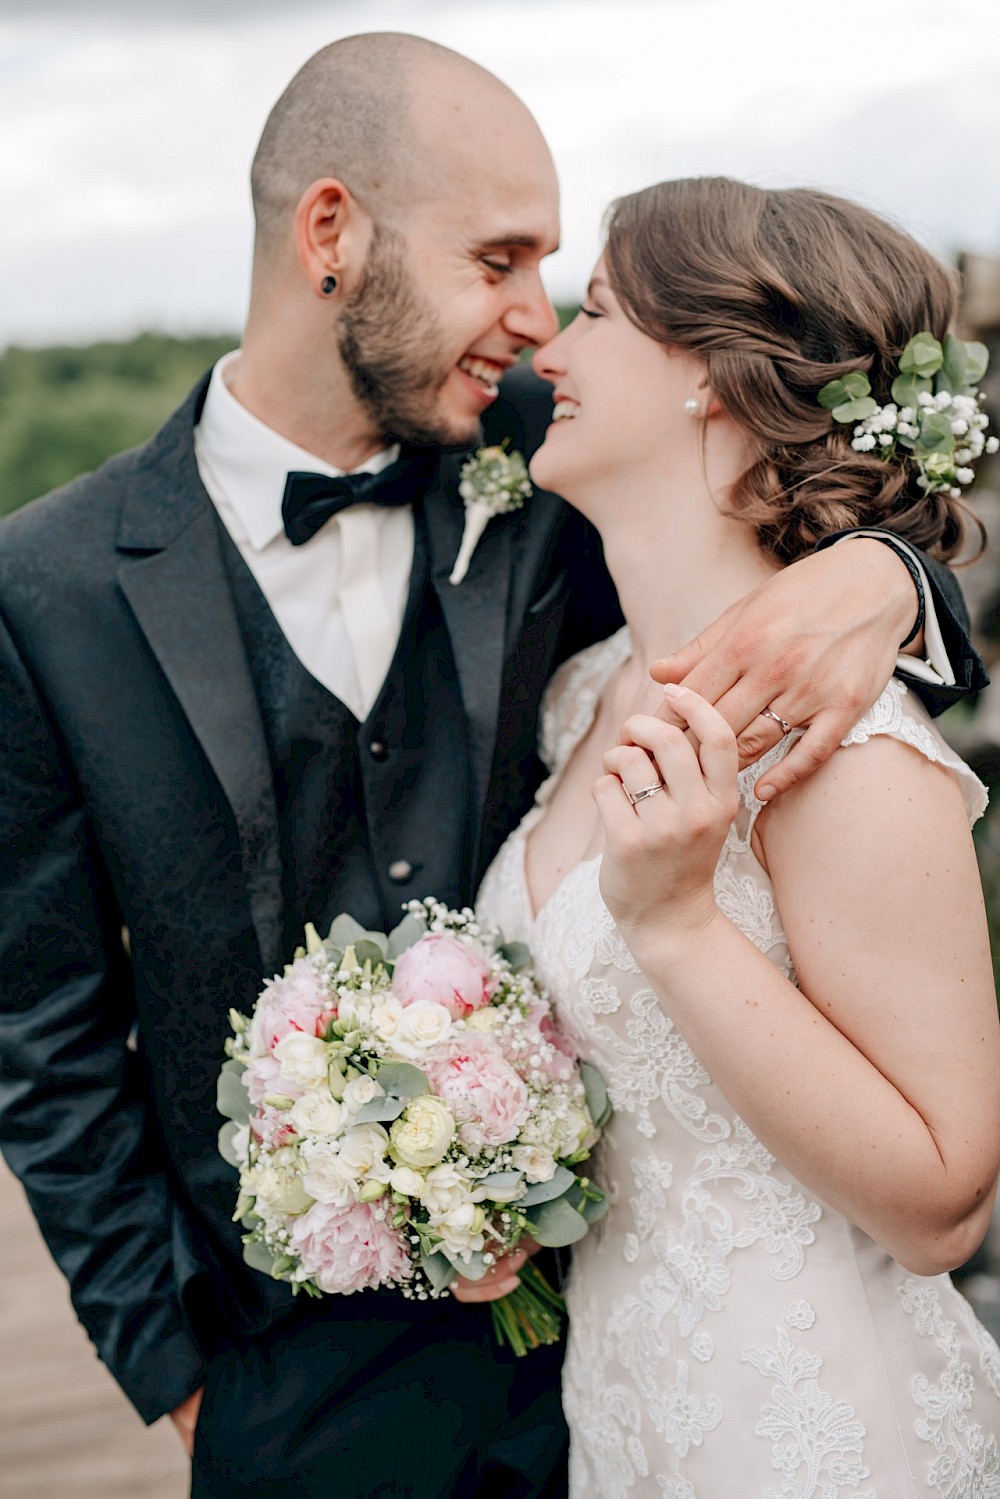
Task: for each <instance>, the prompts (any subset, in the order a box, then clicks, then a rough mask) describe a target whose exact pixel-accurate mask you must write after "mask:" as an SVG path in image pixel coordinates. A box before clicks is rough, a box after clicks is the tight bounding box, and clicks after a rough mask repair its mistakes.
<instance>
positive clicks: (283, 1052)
mask: <svg viewBox="0 0 1000 1499" xmlns="http://www.w3.org/2000/svg"><path fill="white" fill-rule="evenodd" d="M274 1055H275V1056H276V1057H277V1059H278V1061H279V1062H280V1063H281V1071H282V1073H283V1075H284V1076H285V1077H286V1078H287V1079H288V1081H289V1082H291V1083H296V1084H297V1085H298V1086H299V1087H301V1088H318V1087H320V1085H321V1084H322V1083H325V1082H326V1076H327V1070H328V1068H329V1062H330V1057H329V1051H328V1048H327V1045H326V1042H325V1041H321V1040H320V1039H319V1037H318V1036H307V1035H306V1034H305V1033H304V1032H303V1031H289V1033H288V1035H287V1036H282V1038H281V1040H280V1041H279V1042H278V1044H277V1046H276V1047H275V1048H274Z"/></svg>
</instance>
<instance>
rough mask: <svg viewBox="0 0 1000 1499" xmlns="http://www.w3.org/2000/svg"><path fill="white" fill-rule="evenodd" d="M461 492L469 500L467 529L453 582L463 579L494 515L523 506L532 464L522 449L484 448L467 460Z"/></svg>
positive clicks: (466, 512) (466, 519) (459, 581)
mask: <svg viewBox="0 0 1000 1499" xmlns="http://www.w3.org/2000/svg"><path fill="white" fill-rule="evenodd" d="M458 492H459V494H460V495H461V496H462V499H463V501H464V502H465V530H464V531H463V532H462V545H461V546H460V547H459V549H458V556H457V557H456V558H455V566H454V567H453V568H452V570H451V576H450V577H449V579H448V581H449V583H461V581H462V579H463V578H464V577H465V575H466V573H467V572H468V571H469V563H470V562H471V561H472V554H473V552H474V551H475V550H476V547H477V546H478V544H479V538H480V537H481V536H482V534H483V532H484V531H485V530H486V527H487V526H488V525H489V523H490V521H491V520H492V519H493V517H494V516H495V515H504V514H506V512H507V511H508V510H520V508H521V506H522V505H523V504H524V502H525V500H526V499H527V498H528V496H529V495H530V494H531V480H530V479H529V478H528V466H527V464H526V463H525V461H524V459H523V458H522V457H521V454H520V453H508V452H507V451H506V450H505V448H503V447H493V448H480V449H479V450H478V452H475V453H473V455H472V457H471V458H468V459H466V461H465V463H463V465H462V472H461V474H460V476H459V485H458Z"/></svg>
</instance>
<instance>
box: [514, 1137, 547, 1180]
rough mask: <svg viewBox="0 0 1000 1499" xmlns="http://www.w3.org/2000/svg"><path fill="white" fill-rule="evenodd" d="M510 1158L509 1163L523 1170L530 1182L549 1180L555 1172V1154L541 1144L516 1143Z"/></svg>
mask: <svg viewBox="0 0 1000 1499" xmlns="http://www.w3.org/2000/svg"><path fill="white" fill-rule="evenodd" d="M510 1159H511V1165H512V1166H514V1167H515V1169H516V1170H518V1171H523V1172H524V1174H525V1176H526V1177H527V1179H528V1181H530V1182H547V1181H551V1180H552V1178H553V1177H554V1176H555V1174H556V1160H555V1156H554V1155H553V1154H552V1152H551V1151H550V1150H546V1149H545V1147H544V1146H543V1145H518V1146H517V1148H516V1149H515V1150H513V1151H512V1152H511V1157H510Z"/></svg>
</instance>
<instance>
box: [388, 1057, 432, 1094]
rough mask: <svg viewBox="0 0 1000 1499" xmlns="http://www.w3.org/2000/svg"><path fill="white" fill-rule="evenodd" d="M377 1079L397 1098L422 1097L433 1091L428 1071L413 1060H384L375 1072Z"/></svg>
mask: <svg viewBox="0 0 1000 1499" xmlns="http://www.w3.org/2000/svg"><path fill="white" fill-rule="evenodd" d="M375 1081H376V1082H377V1083H378V1084H379V1086H380V1087H382V1088H384V1089H385V1091H386V1092H387V1093H393V1094H395V1096H396V1097H397V1098H420V1097H422V1095H423V1094H424V1093H429V1092H430V1091H431V1085H430V1083H429V1082H428V1080H427V1075H426V1073H423V1072H421V1070H420V1068H419V1067H414V1066H413V1064H412V1063H411V1062H383V1064H382V1066H381V1067H380V1068H379V1069H378V1071H377V1072H376V1073H375Z"/></svg>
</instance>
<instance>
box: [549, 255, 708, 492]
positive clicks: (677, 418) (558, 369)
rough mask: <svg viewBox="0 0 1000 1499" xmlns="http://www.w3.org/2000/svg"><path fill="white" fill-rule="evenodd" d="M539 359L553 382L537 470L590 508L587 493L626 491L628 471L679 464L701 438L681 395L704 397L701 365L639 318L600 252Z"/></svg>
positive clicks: (555, 487)
mask: <svg viewBox="0 0 1000 1499" xmlns="http://www.w3.org/2000/svg"><path fill="white" fill-rule="evenodd" d="M533 363H534V367H535V370H536V372H537V373H538V374H539V375H541V376H542V377H543V379H545V380H550V381H551V382H552V384H553V386H554V387H555V391H554V394H555V410H554V413H553V420H552V424H551V426H550V427H549V429H548V432H547V433H546V436H545V441H544V443H543V444H542V446H541V447H540V448H539V449H538V452H537V453H536V454H535V455H534V457H533V458H532V460H531V465H530V466H531V477H532V479H533V480H534V481H535V483H536V484H537V485H539V486H540V487H541V488H543V489H551V490H554V491H555V492H556V493H557V494H561V495H564V496H565V497H566V498H567V499H568V500H570V501H571V503H573V504H574V505H577V506H578V508H580V509H582V510H584V511H585V512H586V513H588V514H592V511H593V507H592V506H591V505H590V504H588V502H587V501H588V496H589V495H590V493H591V492H593V491H595V490H596V491H598V492H601V491H602V490H603V489H604V488H605V487H606V485H607V482H608V480H613V481H614V483H615V490H616V492H617V493H620V492H621V490H620V486H621V484H622V483H623V481H625V480H627V478H628V477H629V475H630V474H635V475H636V476H637V477H638V471H639V470H640V469H643V468H649V467H650V465H654V466H660V465H662V464H663V463H666V464H667V465H668V466H669V467H671V468H673V467H675V466H676V464H677V462H678V459H679V457H680V456H681V450H683V451H684V452H686V451H687V449H688V447H689V445H692V446H694V445H697V442H698V435H699V429H700V427H701V423H700V422H698V421H693V420H692V414H691V412H690V411H689V410H686V408H685V402H687V401H690V400H692V399H693V400H697V401H698V402H699V407H700V406H701V405H703V404H704V403H705V400H706V395H707V392H706V390H705V387H704V367H703V366H702V365H701V364H700V363H699V361H697V360H696V359H695V358H693V357H692V356H690V355H688V354H686V353H684V352H681V351H679V350H671V349H668V348H665V347H664V345H663V344H661V343H657V342H656V340H655V339H653V338H650V337H649V336H648V335H647V334H645V333H643V332H641V330H640V329H639V328H637V327H636V325H635V324H634V323H633V322H632V321H631V319H630V318H629V317H627V316H626V314H625V312H624V310H623V308H622V307H621V305H620V304H619V302H618V300H617V298H616V297H615V295H614V293H613V292H612V290H611V287H610V284H609V281H608V276H607V270H606V267H605V263H604V258H603V256H602V258H601V259H600V260H599V261H598V262H597V265H596V267H595V269H594V274H593V277H592V279H591V282H590V286H589V287H588V288H587V295H586V298H585V299H584V303H583V307H582V310H581V311H580V313H579V314H578V315H577V317H576V318H575V319H574V320H573V322H572V323H570V325H569V327H568V328H565V329H564V330H563V331H562V333H560V334H558V335H557V336H556V337H555V338H554V339H552V341H551V342H550V343H547V344H545V345H544V347H543V348H541V349H539V350H538V352H537V353H536V354H535V357H534V360H533ZM661 471H662V470H661ZM592 518H595V519H596V516H594V515H593V514H592Z"/></svg>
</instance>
